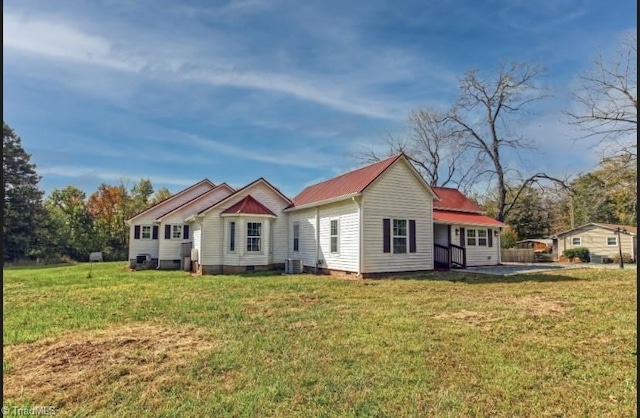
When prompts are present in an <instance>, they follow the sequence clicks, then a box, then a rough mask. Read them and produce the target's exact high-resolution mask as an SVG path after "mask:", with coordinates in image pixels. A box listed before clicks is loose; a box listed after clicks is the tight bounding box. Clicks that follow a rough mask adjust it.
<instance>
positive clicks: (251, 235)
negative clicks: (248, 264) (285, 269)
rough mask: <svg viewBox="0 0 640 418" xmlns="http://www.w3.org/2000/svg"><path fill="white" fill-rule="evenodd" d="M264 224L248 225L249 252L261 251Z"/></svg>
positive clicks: (253, 223) (251, 223)
mask: <svg viewBox="0 0 640 418" xmlns="http://www.w3.org/2000/svg"><path fill="white" fill-rule="evenodd" d="M261 235H262V224H261V223H260V222H248V223H247V251H253V252H257V251H260V237H261Z"/></svg>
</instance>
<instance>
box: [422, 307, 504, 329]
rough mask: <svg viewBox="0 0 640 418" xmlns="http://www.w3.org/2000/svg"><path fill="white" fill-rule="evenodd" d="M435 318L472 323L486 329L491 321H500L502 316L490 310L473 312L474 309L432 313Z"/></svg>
mask: <svg viewBox="0 0 640 418" xmlns="http://www.w3.org/2000/svg"><path fill="white" fill-rule="evenodd" d="M434 318H437V319H453V320H455V321H458V322H462V323H465V324H467V325H472V326H474V327H476V328H480V329H488V328H490V326H491V323H493V322H496V321H500V320H501V319H502V318H503V317H502V316H497V315H495V314H493V313H490V312H474V311H465V310H462V311H459V312H443V313H441V314H437V315H434Z"/></svg>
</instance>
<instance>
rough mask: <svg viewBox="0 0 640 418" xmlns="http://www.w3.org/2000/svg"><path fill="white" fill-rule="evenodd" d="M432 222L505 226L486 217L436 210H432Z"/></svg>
mask: <svg viewBox="0 0 640 418" xmlns="http://www.w3.org/2000/svg"><path fill="white" fill-rule="evenodd" d="M434 203H435V202H434ZM433 221H434V222H439V223H445V224H463V225H465V224H466V225H482V226H495V227H503V226H505V224H503V223H502V222H500V221H496V220H495V219H493V218H490V217H488V216H486V215H480V214H477V213H468V212H459V211H449V210H438V209H434V210H433Z"/></svg>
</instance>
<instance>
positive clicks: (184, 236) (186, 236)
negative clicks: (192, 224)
mask: <svg viewBox="0 0 640 418" xmlns="http://www.w3.org/2000/svg"><path fill="white" fill-rule="evenodd" d="M182 239H189V225H185V226H184V228H183V233H182Z"/></svg>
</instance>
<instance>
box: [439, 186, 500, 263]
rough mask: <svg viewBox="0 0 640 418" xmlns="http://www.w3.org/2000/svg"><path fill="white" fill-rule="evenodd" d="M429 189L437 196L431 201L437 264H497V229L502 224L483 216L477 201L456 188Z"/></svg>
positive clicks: (498, 260) (498, 240)
mask: <svg viewBox="0 0 640 418" xmlns="http://www.w3.org/2000/svg"><path fill="white" fill-rule="evenodd" d="M433 190H434V191H435V192H436V194H437V195H438V197H439V198H440V199H439V201H434V203H433V222H434V226H433V234H434V239H435V251H436V264H437V265H438V267H445V268H446V267H447V264H449V266H450V267H460V268H466V267H471V266H488V265H497V264H500V232H501V231H502V228H503V227H504V226H505V224H503V223H502V222H500V221H496V220H495V219H493V218H491V217H489V216H486V215H485V214H484V212H483V211H482V209H481V208H480V206H478V204H477V203H475V202H474V201H473V200H471V199H469V198H468V197H467V196H465V195H464V194H462V193H461V192H460V191H459V190H457V189H452V188H448V187H434V188H433ZM447 250H448V251H447ZM447 257H448V259H447Z"/></svg>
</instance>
